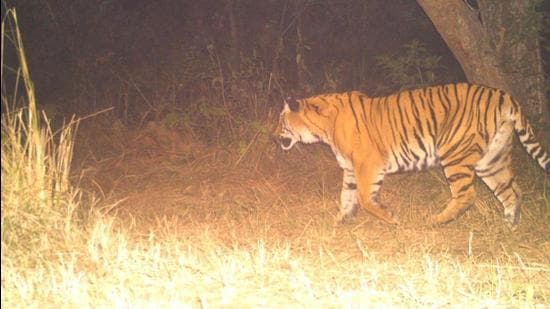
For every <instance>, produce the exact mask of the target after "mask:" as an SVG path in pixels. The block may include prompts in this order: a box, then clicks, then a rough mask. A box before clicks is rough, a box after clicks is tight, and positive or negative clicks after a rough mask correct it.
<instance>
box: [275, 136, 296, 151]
mask: <svg viewBox="0 0 550 309" xmlns="http://www.w3.org/2000/svg"><path fill="white" fill-rule="evenodd" d="M294 143H296V141H295V140H294V139H292V138H288V137H279V144H281V148H283V149H284V150H289V149H290V148H292V146H294Z"/></svg>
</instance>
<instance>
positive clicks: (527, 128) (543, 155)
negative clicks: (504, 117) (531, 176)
mask: <svg viewBox="0 0 550 309" xmlns="http://www.w3.org/2000/svg"><path fill="white" fill-rule="evenodd" d="M512 103H513V106H514V107H515V108H514V109H515V112H512V119H513V120H514V121H515V125H514V129H515V131H516V133H517V135H518V137H519V141H520V142H521V144H522V145H523V148H525V151H527V153H528V154H529V155H530V156H531V157H532V158H533V159H534V160H535V161H537V162H538V164H539V165H540V166H541V167H542V168H543V169H544V170H545V171H546V173H549V170H550V156H549V155H548V152H547V151H545V150H544V149H543V148H542V146H541V145H540V143H539V142H538V141H537V139H536V137H535V134H534V133H533V127H532V126H531V124H530V123H529V121H527V118H525V115H524V114H523V113H522V111H521V108H520V107H519V105H518V103H517V102H515V101H514V100H512Z"/></svg>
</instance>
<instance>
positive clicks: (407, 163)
mask: <svg viewBox="0 0 550 309" xmlns="http://www.w3.org/2000/svg"><path fill="white" fill-rule="evenodd" d="M386 162H387V163H386V167H385V172H386V173H387V174H392V173H399V172H409V171H421V170H424V169H427V168H430V167H434V166H439V163H440V162H439V157H438V156H437V154H436V152H435V150H434V149H433V148H432V150H431V151H429V150H428V151H418V150H414V149H410V148H405V149H403V150H402V151H401V152H399V153H396V152H395V151H392V152H391V153H390V154H389V157H388V159H387V161H386Z"/></svg>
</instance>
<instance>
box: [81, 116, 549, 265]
mask: <svg viewBox="0 0 550 309" xmlns="http://www.w3.org/2000/svg"><path fill="white" fill-rule="evenodd" d="M111 128H112V129H98V126H97V125H93V126H89V127H86V126H83V128H81V132H80V135H81V137H80V138H79V139H78V143H77V162H80V164H81V175H82V182H83V183H84V184H85V187H87V188H89V189H90V190H93V191H94V192H96V194H98V195H99V196H100V198H101V199H102V203H101V205H104V206H102V207H104V211H105V212H106V213H109V214H116V215H117V216H118V217H120V218H122V219H123V220H124V222H127V223H128V226H131V227H132V228H133V229H134V230H135V231H136V233H135V234H136V237H140V236H146V235H147V234H148V233H149V232H150V230H151V229H154V228H155V227H158V225H159V224H161V225H165V226H166V227H167V231H169V232H168V233H171V234H172V235H171V236H174V235H178V237H181V238H185V239H193V238H194V237H198V236H199V235H201V234H202V233H204V232H205V230H208V232H209V233H211V234H212V235H215V237H217V238H218V239H219V240H220V241H222V242H224V243H226V244H227V245H228V246H231V244H234V243H241V242H248V243H249V242H254V241H256V240H258V241H260V240H261V241H265V242H267V243H272V244H277V243H280V242H282V241H285V242H290V243H291V244H292V247H293V249H294V250H297V251H308V252H313V251H315V252H317V251H319V250H321V252H322V251H323V250H325V251H326V252H328V253H329V254H330V255H333V256H332V257H331V258H332V259H334V262H335V263H338V262H340V261H345V260H349V259H352V260H353V259H362V258H364V256H365V254H367V252H371V253H376V254H377V256H379V257H380V256H382V257H383V256H388V257H392V258H399V257H400V256H402V257H403V258H407V257H410V256H411V255H417V254H418V255H423V254H426V253H430V254H437V253H446V254H451V255H452V256H456V257H457V258H465V259H466V258H468V257H472V256H473V257H476V258H479V259H488V260H494V259H495V258H496V259H499V258H515V257H514V256H515V255H517V256H521V258H522V259H523V260H524V261H523V262H533V263H542V264H545V265H548V264H549V263H550V228H549V227H548V219H550V211H549V205H548V201H549V200H548V194H549V192H550V189H549V180H548V179H545V178H544V175H543V173H541V172H540V171H537V168H538V166H536V165H535V164H534V163H533V162H532V161H531V160H530V159H529V157H527V156H526V155H525V154H524V153H523V152H522V151H521V149H519V147H516V148H517V149H518V153H517V154H516V162H522V164H521V165H520V166H518V167H517V169H516V170H517V171H518V174H519V176H518V179H519V184H520V187H521V188H522V190H523V193H524V207H523V212H522V221H521V223H520V225H519V228H518V229H517V230H516V231H514V232H512V231H510V230H509V229H508V228H507V226H506V225H505V223H504V221H503V216H502V210H501V209H500V208H499V205H498V203H497V201H496V199H495V198H494V197H493V195H492V193H491V192H489V191H488V190H487V189H486V188H485V186H484V185H483V184H481V183H478V184H477V187H478V195H479V196H478V201H477V203H476V205H475V207H472V208H470V209H469V210H468V211H467V212H466V213H465V214H464V215H462V216H461V217H460V218H459V219H458V220H455V221H453V222H451V223H449V224H447V225H445V226H441V227H431V226H428V225H427V224H426V219H427V217H428V216H430V215H431V214H434V213H437V212H438V211H440V210H442V209H443V207H444V205H445V203H446V202H447V201H448V199H449V193H448V189H447V186H446V184H445V180H444V178H443V176H442V174H441V173H440V172H439V171H438V170H437V169H436V170H432V171H427V172H422V173H410V174H403V175H390V176H387V177H386V179H385V183H384V186H383V188H382V192H381V200H382V201H383V202H384V203H385V204H387V205H390V206H391V207H393V208H394V209H395V211H396V212H397V214H398V217H399V218H400V221H401V224H400V225H399V226H390V225H387V224H385V223H383V222H381V221H380V220H377V219H376V218H374V217H373V216H371V215H370V214H368V213H367V212H366V211H364V210H360V211H359V212H358V215H357V216H356V218H355V219H354V220H353V221H352V222H351V223H349V224H344V225H338V226H334V225H333V222H334V218H335V216H336V213H337V207H338V198H339V190H340V185H341V184H340V181H341V172H340V169H339V168H338V166H337V165H336V162H335V160H334V158H333V157H332V154H331V153H330V151H329V150H328V149H327V148H326V147H323V146H322V145H314V146H302V147H298V149H294V150H293V151H291V152H290V153H283V152H282V151H281V150H279V149H278V147H277V146H276V145H275V144H274V143H272V142H266V143H259V142H256V143H251V144H250V145H249V146H251V147H248V149H247V151H246V152H241V153H238V152H236V151H232V150H231V148H230V147H227V148H224V147H221V146H206V145H204V144H202V143H200V142H199V141H197V140H195V139H193V138H192V137H182V136H180V135H178V134H175V133H170V132H169V131H167V130H162V129H158V128H152V129H151V128H149V129H148V130H142V131H141V132H140V133H130V132H129V131H128V130H123V129H121V127H117V125H116V124H115V125H114V126H111ZM524 162H525V163H524ZM533 175H538V176H536V177H535V176H533ZM319 248H321V249H319Z"/></svg>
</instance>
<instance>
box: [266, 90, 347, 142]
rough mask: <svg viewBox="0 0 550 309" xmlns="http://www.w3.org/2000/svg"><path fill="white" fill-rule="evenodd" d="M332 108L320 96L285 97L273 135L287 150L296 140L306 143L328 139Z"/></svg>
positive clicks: (327, 140) (333, 115)
mask: <svg viewBox="0 0 550 309" xmlns="http://www.w3.org/2000/svg"><path fill="white" fill-rule="evenodd" d="M335 114H336V113H335V110H334V108H333V107H332V106H331V105H330V104H329V103H328V102H327V101H326V100H323V99H321V98H317V97H313V98H309V99H303V100H296V99H292V98H287V99H286V100H285V101H284V106H283V111H282V112H281V115H280V116H279V124H278V126H277V128H276V129H275V132H274V135H275V137H276V138H277V139H278V141H279V144H280V145H281V148H283V149H284V150H289V149H290V148H292V146H294V144H296V143H297V142H302V143H306V144H311V143H317V142H325V143H328V142H329V141H330V136H329V134H331V133H332V130H330V129H329V127H330V126H331V125H333V123H334V117H335Z"/></svg>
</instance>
